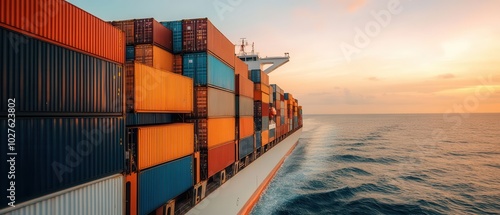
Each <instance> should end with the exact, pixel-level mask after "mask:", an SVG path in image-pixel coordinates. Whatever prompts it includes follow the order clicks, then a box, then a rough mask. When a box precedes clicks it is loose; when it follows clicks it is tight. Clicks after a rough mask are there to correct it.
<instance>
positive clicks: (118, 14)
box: [69, 0, 500, 115]
mask: <svg viewBox="0 0 500 215" xmlns="http://www.w3.org/2000/svg"><path fill="white" fill-rule="evenodd" d="M69 2H70V3H73V4H75V5H76V6H78V7H80V8H82V9H84V10H86V11H88V12H90V13H91V14H94V15H95V16H97V17H99V18H101V19H103V20H105V21H112V20H125V19H133V18H149V17H153V18H155V19H156V20H158V21H172V20H181V19H188V18H201V17H208V18H209V19H210V20H211V21H212V23H214V25H215V26H216V27H217V28H218V29H219V30H220V31H221V32H222V33H224V34H225V35H226V37H227V38H228V39H229V40H231V41H232V42H233V43H234V44H238V43H240V42H239V40H240V38H247V40H248V42H249V43H254V44H255V51H257V52H259V53H260V55H261V57H265V56H283V55H284V53H285V52H288V53H290V62H289V63H287V64H285V65H284V66H282V67H280V68H279V69H278V70H276V71H274V72H272V73H270V74H269V76H270V82H271V83H275V84H278V85H279V86H280V87H281V88H283V89H284V90H285V91H286V92H289V93H291V94H293V95H294V97H295V98H297V99H298V100H299V103H300V105H302V106H303V109H304V113H305V114H369V113H378V114H385V113H446V114H457V115H464V114H466V113H484V112H490V113H491V112H500V13H499V8H500V1H498V0H481V1H473V0H440V1H436V0H311V1H303V0H275V1H269V0H252V1H249V0H183V1H171V0H146V1H138V0H106V1H99V0H69ZM250 50H251V47H247V51H250ZM235 51H236V50H235Z"/></svg>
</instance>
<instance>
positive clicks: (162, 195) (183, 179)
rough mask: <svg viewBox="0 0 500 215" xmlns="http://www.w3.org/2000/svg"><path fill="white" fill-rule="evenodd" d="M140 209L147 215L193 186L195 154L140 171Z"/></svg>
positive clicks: (140, 213) (140, 214) (140, 211)
mask: <svg viewBox="0 0 500 215" xmlns="http://www.w3.org/2000/svg"><path fill="white" fill-rule="evenodd" d="M138 177H139V179H138V181H139V186H138V188H139V190H138V194H139V197H138V200H139V202H138V211H139V215H146V214H149V213H150V212H152V211H154V210H155V209H156V208H158V207H160V206H162V205H164V204H165V203H167V202H168V201H169V200H171V199H173V198H175V197H176V196H178V195H180V194H182V193H183V192H185V191H187V190H189V189H190V188H191V187H192V186H193V156H187V157H184V158H181V159H178V160H175V161H172V162H168V163H166V164H162V165H159V166H156V167H153V168H150V169H147V170H144V171H142V172H140V173H139V176H138Z"/></svg>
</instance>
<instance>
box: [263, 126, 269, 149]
mask: <svg viewBox="0 0 500 215" xmlns="http://www.w3.org/2000/svg"><path fill="white" fill-rule="evenodd" d="M261 137H262V146H265V145H267V144H268V143H269V130H265V131H262V135H261Z"/></svg>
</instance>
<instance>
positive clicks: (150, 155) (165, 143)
mask: <svg viewBox="0 0 500 215" xmlns="http://www.w3.org/2000/svg"><path fill="white" fill-rule="evenodd" d="M193 134H194V124H192V123H174V124H168V125H158V126H145V127H137V128H129V135H130V136H129V142H130V144H136V149H137V167H138V169H139V170H143V169H146V168H149V167H153V166H156V165H158V164H162V163H166V162H169V161H172V160H175V159H178V158H181V157H185V156H187V155H190V154H193V153H194V136H193Z"/></svg>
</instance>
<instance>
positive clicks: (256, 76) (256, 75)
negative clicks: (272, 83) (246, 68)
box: [250, 69, 261, 83]
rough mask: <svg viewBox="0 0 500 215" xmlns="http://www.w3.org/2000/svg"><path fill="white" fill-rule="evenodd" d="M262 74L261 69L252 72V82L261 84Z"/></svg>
mask: <svg viewBox="0 0 500 215" xmlns="http://www.w3.org/2000/svg"><path fill="white" fill-rule="evenodd" d="M260 74H261V70H260V69H252V70H250V80H252V81H253V82H254V83H260V82H261V77H260Z"/></svg>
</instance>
